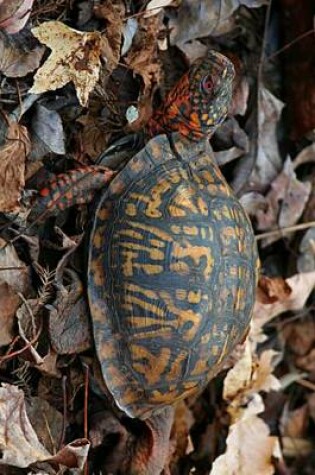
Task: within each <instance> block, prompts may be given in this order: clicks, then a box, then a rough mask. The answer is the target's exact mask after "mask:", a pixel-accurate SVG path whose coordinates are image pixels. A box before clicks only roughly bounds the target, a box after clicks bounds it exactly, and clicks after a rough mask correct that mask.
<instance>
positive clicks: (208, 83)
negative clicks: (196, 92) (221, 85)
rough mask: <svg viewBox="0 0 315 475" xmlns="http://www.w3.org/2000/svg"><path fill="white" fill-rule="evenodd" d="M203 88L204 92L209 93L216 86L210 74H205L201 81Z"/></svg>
mask: <svg viewBox="0 0 315 475" xmlns="http://www.w3.org/2000/svg"><path fill="white" fill-rule="evenodd" d="M201 88H202V90H203V91H204V92H206V93H207V94H209V92H212V90H213V88H214V83H213V81H212V79H211V77H210V76H205V77H204V78H203V79H202V81H201Z"/></svg>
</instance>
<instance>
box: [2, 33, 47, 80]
mask: <svg viewBox="0 0 315 475" xmlns="http://www.w3.org/2000/svg"><path fill="white" fill-rule="evenodd" d="M0 51H1V55H0V71H1V72H2V73H3V74H4V75H5V76H7V77H10V78H18V77H24V76H26V75H27V74H28V73H30V72H32V71H34V70H35V69H37V68H38V66H39V63H40V61H41V59H42V57H43V54H44V51H45V49H44V47H41V46H37V47H36V48H34V49H33V50H32V51H24V50H22V49H21V48H19V47H18V46H17V45H16V44H15V42H14V40H13V39H12V38H7V37H6V36H5V35H4V34H3V33H1V32H0Z"/></svg>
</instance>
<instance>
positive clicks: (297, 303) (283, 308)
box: [254, 271, 315, 327]
mask: <svg viewBox="0 0 315 475" xmlns="http://www.w3.org/2000/svg"><path fill="white" fill-rule="evenodd" d="M285 282H286V284H287V285H288V287H289V288H290V289H291V293H290V294H287V296H286V297H285V296H282V298H281V299H277V300H276V301H275V302H274V303H269V304H268V303H267V304H265V303H261V302H259V301H257V300H256V303H255V306H254V324H255V326H256V325H257V326H259V327H261V326H262V325H264V324H265V323H267V322H269V321H270V320H272V319H273V318H275V317H276V316H278V315H280V314H281V313H283V312H287V311H288V310H291V311H294V310H301V309H302V308H303V307H304V305H305V302H306V300H307V299H308V297H309V295H310V293H311V292H312V290H313V289H314V287H315V271H314V272H305V273H303V274H295V275H294V276H292V277H290V278H288V279H286V281H285Z"/></svg>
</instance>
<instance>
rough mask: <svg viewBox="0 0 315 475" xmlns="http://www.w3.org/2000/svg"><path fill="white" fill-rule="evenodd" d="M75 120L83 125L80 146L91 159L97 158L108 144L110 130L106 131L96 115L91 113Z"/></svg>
mask: <svg viewBox="0 0 315 475" xmlns="http://www.w3.org/2000/svg"><path fill="white" fill-rule="evenodd" d="M77 122H79V123H80V124H82V125H83V130H82V133H81V146H82V150H83V152H84V153H86V154H87V155H88V156H89V157H90V158H92V160H93V159H94V160H95V159H96V158H98V157H99V156H100V154H101V152H103V151H104V150H106V146H107V145H108V140H109V138H110V136H111V132H108V131H106V127H104V124H103V123H102V121H101V120H100V119H99V118H98V117H94V116H92V115H91V114H87V115H85V116H82V117H80V118H79V119H78V120H77Z"/></svg>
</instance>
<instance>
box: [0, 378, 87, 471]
mask: <svg viewBox="0 0 315 475" xmlns="http://www.w3.org/2000/svg"><path fill="white" fill-rule="evenodd" d="M0 450H1V458H0V465H13V466H15V467H21V468H26V467H28V466H29V465H30V464H34V463H38V462H55V463H58V464H62V465H65V466H66V467H69V468H72V467H74V468H82V466H83V465H84V463H85V460H86V457H87V453H88V450H89V442H88V440H87V439H78V440H74V441H73V442H71V443H70V444H68V445H66V446H65V447H63V448H62V449H61V450H60V451H59V452H57V453H56V455H53V456H52V455H51V454H50V453H49V452H48V451H47V450H46V449H45V447H44V446H43V445H42V444H41V443H40V442H39V440H38V437H37V434H36V432H35V431H34V429H33V427H32V425H31V423H30V421H29V419H28V416H27V412H26V408H25V402H24V393H23V391H21V390H20V389H18V388H17V387H15V386H12V385H10V384H2V386H1V387H0Z"/></svg>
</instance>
